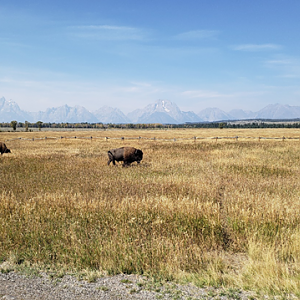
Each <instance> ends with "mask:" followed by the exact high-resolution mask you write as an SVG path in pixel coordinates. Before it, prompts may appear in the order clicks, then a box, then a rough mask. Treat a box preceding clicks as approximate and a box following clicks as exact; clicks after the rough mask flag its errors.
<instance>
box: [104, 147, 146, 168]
mask: <svg viewBox="0 0 300 300" xmlns="http://www.w3.org/2000/svg"><path fill="white" fill-rule="evenodd" d="M107 154H108V162H107V165H109V164H110V163H111V162H112V163H113V164H114V165H115V164H116V163H115V161H123V167H125V166H129V165H130V164H131V163H132V162H134V161H136V162H137V163H138V164H139V163H140V162H141V160H142V159H143V151H142V150H140V149H136V148H134V147H122V148H117V149H111V150H109V151H108V152H107Z"/></svg>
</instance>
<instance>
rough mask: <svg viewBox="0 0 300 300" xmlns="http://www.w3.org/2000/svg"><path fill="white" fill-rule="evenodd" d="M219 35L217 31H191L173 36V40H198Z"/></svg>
mask: <svg viewBox="0 0 300 300" xmlns="http://www.w3.org/2000/svg"><path fill="white" fill-rule="evenodd" d="M218 34H219V31H217V30H193V31H188V32H183V33H180V34H178V35H176V36H175V39H179V40H199V39H207V38H214V37H216V36H217V35H218Z"/></svg>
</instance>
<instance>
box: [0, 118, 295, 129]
mask: <svg viewBox="0 0 300 300" xmlns="http://www.w3.org/2000/svg"><path fill="white" fill-rule="evenodd" d="M1 127H6V128H7V127H11V128H12V130H13V131H16V130H17V128H20V129H22V130H24V131H32V130H33V129H38V130H39V131H41V130H42V129H43V128H50V129H51V128H52V129H102V130H106V129H113V128H115V129H171V128H220V129H223V128H300V122H291V121H265V122H264V121H250V122H246V121H243V122H199V123H184V124H160V123H150V124H148V123H147V124H146V123H143V124H133V123H128V124H114V123H108V124H103V123H87V122H83V123H50V122H42V121H38V122H33V123H31V122H28V121H25V122H17V121H15V120H14V121H11V122H2V123H0V130H1Z"/></svg>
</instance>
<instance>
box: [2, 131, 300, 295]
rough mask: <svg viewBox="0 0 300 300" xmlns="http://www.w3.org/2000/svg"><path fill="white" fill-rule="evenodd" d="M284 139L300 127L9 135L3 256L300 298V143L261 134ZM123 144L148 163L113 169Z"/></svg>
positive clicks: (4, 168)
mask: <svg viewBox="0 0 300 300" xmlns="http://www.w3.org/2000/svg"><path fill="white" fill-rule="evenodd" d="M75 135H76V137H77V138H76V139H65V138H64V139H50V138H49V137H60V136H68V137H70V136H75ZM91 135H92V136H93V137H97V138H93V139H80V138H82V137H89V136H91ZM45 136H48V139H47V140H35V141H32V140H11V139H14V138H17V137H22V138H26V139H32V138H35V139H36V138H39V137H45ZM106 136H108V137H112V138H121V137H125V140H124V141H122V140H121V139H109V140H107V141H106V140H105V137H106ZM138 136H141V137H147V138H153V137H156V138H158V139H173V138H176V142H174V141H163V140H156V141H155V140H153V139H152V140H150V139H141V140H137V139H134V140H126V137H127V138H128V137H138ZM194 136H196V137H205V138H210V137H216V136H218V137H234V136H239V137H240V138H239V140H238V141H236V140H235V139H221V140H218V141H217V142H216V141H215V140H213V139H203V140H202V139H199V140H197V141H196V142H195V141H194V140H193V137H194ZM283 136H284V137H291V138H299V136H300V131H299V130H297V129H252V130H250V129H237V130H233V129H223V130H220V129H193V130H192V129H176V130H111V131H96V132H95V131H93V132H92V133H91V132H88V131H87V132H83V131H80V132H76V131H75V132H47V133H45V132H35V133H33V132H28V133H20V132H11V133H4V132H0V140H1V141H5V140H8V141H7V142H6V144H7V146H8V147H9V148H10V149H11V151H12V153H11V154H4V155H3V156H2V157H1V158H0V173H1V182H0V228H1V230H0V259H1V260H8V259H9V257H11V256H12V255H13V256H14V257H18V258H19V259H17V261H19V262H22V261H23V260H24V261H26V262H27V264H28V262H29V263H32V264H33V263H38V264H41V265H44V266H45V265H51V266H56V267H60V266H64V267H66V268H70V269H74V268H76V269H78V270H80V269H91V270H102V271H106V272H108V273H110V274H114V273H118V272H127V273H143V274H150V275H154V276H160V277H161V278H166V279H170V278H173V279H178V280H184V279H186V280H192V281H194V282H195V283H197V284H199V285H226V286H235V287H240V288H249V289H255V290H262V291H268V292H270V293H272V292H273V293H294V294H296V295H299V294H300V283H299V282H300V280H299V279H300V261H299V259H300V250H299V249H300V231H299V228H300V227H299V225H300V217H299V216H300V214H299V212H300V186H299V185H300V178H299V177H300V151H299V148H300V141H299V140H297V139H295V140H289V139H287V140H284V141H282V140H281V139H277V140H275V139H272V140H261V141H259V140H258V137H273V138H281V137H283ZM248 137H253V138H252V139H249V138H248ZM181 139H182V140H181ZM123 145H130V146H134V147H137V148H140V149H142V150H143V152H144V159H143V161H142V163H141V165H140V166H137V165H136V164H135V163H134V164H133V165H132V166H131V167H129V168H121V167H120V165H119V166H118V167H113V166H107V150H109V149H110V148H116V147H119V146H123Z"/></svg>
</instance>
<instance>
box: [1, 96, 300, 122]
mask: <svg viewBox="0 0 300 300" xmlns="http://www.w3.org/2000/svg"><path fill="white" fill-rule="evenodd" d="M296 118H300V106H290V105H281V104H270V105H268V106H266V107H265V108H263V109H261V110H259V111H257V112H251V111H244V110H241V109H235V110H231V111H230V112H228V113H227V112H224V111H222V110H220V109H219V108H207V109H204V110H202V111H201V112H199V113H198V115H196V114H195V113H194V112H192V111H188V112H184V111H181V110H180V109H179V107H178V106H177V105H176V104H175V103H172V102H171V101H168V100H158V101H156V102H155V103H152V104H149V105H147V106H146V107H145V108H143V109H136V110H134V111H133V112H131V113H129V114H127V116H126V115H125V114H124V113H123V112H122V111H120V110H119V109H117V108H112V107H107V106H104V107H101V108H99V109H98V110H96V111H94V112H90V111H88V110H87V109H86V108H84V107H83V106H75V107H70V106H68V105H63V106H60V107H53V108H48V109H46V111H44V112H43V111H39V112H26V111H24V110H21V109H20V107H19V106H18V104H17V103H16V102H14V101H12V100H5V98H4V97H2V98H0V123H2V122H11V121H13V120H16V121H18V122H25V121H29V122H37V121H42V122H50V123H66V122H68V123H82V122H87V123H98V122H102V123H162V124H182V123H186V122H203V121H209V122H214V121H226V120H244V119H296Z"/></svg>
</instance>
